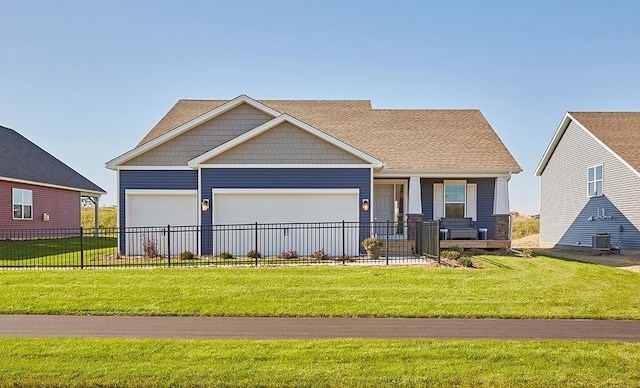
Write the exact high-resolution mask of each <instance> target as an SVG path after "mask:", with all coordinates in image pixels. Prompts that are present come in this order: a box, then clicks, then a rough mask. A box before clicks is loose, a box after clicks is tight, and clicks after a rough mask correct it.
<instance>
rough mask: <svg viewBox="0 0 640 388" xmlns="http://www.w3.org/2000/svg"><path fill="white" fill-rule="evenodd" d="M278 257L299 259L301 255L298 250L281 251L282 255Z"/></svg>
mask: <svg viewBox="0 0 640 388" xmlns="http://www.w3.org/2000/svg"><path fill="white" fill-rule="evenodd" d="M278 257H279V258H281V259H297V258H298V257H300V255H298V252H296V251H289V252H285V251H282V253H280V256H278Z"/></svg>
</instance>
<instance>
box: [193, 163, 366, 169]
mask: <svg viewBox="0 0 640 388" xmlns="http://www.w3.org/2000/svg"><path fill="white" fill-rule="evenodd" d="M198 167H199V168H200V169H203V168H367V169H368V168H371V165H370V164H262V163H261V164H200V165H198Z"/></svg>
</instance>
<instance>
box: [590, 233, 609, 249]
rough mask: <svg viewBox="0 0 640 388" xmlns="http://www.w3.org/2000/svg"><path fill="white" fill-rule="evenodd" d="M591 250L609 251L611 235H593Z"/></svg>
mask: <svg viewBox="0 0 640 388" xmlns="http://www.w3.org/2000/svg"><path fill="white" fill-rule="evenodd" d="M591 245H592V246H593V249H598V250H603V251H608V250H609V249H611V235H610V234H609V233H598V234H594V235H593V240H592V244H591Z"/></svg>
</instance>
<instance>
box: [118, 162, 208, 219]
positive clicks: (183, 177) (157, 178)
mask: <svg viewBox="0 0 640 388" xmlns="http://www.w3.org/2000/svg"><path fill="white" fill-rule="evenodd" d="M118 175H119V179H120V192H119V196H118V198H119V202H118V208H119V215H120V227H121V228H124V227H125V226H126V217H125V214H126V195H125V192H126V190H128V189H131V190H134V189H135V190H197V189H198V172H197V171H195V170H120V171H119V172H118Z"/></svg>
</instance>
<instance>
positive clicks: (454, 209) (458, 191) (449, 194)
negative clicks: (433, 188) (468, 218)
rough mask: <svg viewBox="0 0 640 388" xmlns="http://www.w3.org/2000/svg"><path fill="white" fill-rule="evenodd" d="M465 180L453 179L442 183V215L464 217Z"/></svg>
mask: <svg viewBox="0 0 640 388" xmlns="http://www.w3.org/2000/svg"><path fill="white" fill-rule="evenodd" d="M466 186H467V185H466V182H465V181H460V182H456V181H453V182H451V183H449V182H446V181H445V184H444V216H445V217H447V218H464V215H465V204H466V202H467V201H466Z"/></svg>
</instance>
